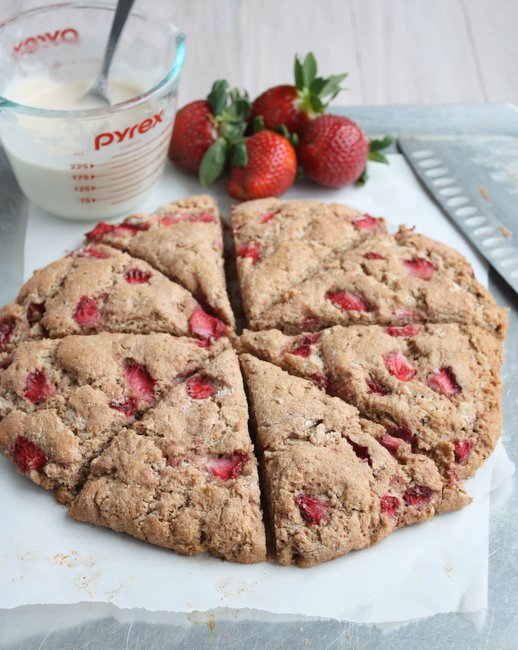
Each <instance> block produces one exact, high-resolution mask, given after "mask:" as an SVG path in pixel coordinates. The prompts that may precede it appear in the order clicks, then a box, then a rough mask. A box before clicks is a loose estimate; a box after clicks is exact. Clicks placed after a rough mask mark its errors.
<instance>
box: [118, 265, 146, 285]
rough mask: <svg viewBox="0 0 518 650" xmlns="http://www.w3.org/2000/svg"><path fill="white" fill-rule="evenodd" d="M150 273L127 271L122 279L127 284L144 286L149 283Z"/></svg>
mask: <svg viewBox="0 0 518 650" xmlns="http://www.w3.org/2000/svg"><path fill="white" fill-rule="evenodd" d="M151 276H152V273H151V272H150V271H142V269H128V270H127V271H126V272H125V273H124V279H125V280H126V282H128V283H129V284H145V283H146V282H149V279H150V278H151Z"/></svg>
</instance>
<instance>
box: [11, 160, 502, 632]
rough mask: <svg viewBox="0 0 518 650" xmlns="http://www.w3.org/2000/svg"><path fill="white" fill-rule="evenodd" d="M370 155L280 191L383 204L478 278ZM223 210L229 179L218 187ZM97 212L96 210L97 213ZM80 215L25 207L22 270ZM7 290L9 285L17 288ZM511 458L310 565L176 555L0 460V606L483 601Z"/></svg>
mask: <svg viewBox="0 0 518 650" xmlns="http://www.w3.org/2000/svg"><path fill="white" fill-rule="evenodd" d="M390 159H391V164H390V166H388V167H387V166H383V165H377V166H374V165H373V166H372V170H371V180H370V181H369V183H368V184H367V186H366V187H365V188H361V189H359V188H347V189H345V190H339V191H331V190H327V191H326V190H321V189H318V188H316V187H315V186H309V185H307V186H301V187H298V188H297V189H294V190H292V191H290V193H289V194H288V195H287V198H314V199H317V200H324V201H338V202H345V203H349V204H350V205H353V206H355V207H358V208H361V209H363V210H366V211H368V212H370V213H372V214H373V215H382V214H383V215H384V216H385V217H386V218H387V219H388V222H389V224H390V225H391V227H392V228H395V227H396V226H397V225H398V224H399V223H404V224H406V225H416V226H417V228H418V230H419V231H420V232H422V233H424V234H427V235H430V236H432V237H435V238H437V239H440V240H442V241H444V242H446V243H448V244H449V245H451V246H453V247H455V248H456V249H457V250H459V251H460V252H461V253H463V254H464V255H466V256H467V257H468V259H469V260H470V261H471V263H472V264H473V266H474V268H475V272H476V274H477V276H478V277H479V279H480V280H481V281H482V282H486V280H487V269H486V267H485V264H484V263H483V262H482V261H481V260H480V258H479V257H478V255H476V254H475V253H474V252H473V250H472V249H471V247H470V246H469V244H467V243H466V242H465V241H464V240H463V239H462V237H461V236H460V235H459V234H458V233H457V232H456V230H455V229H454V227H453V226H452V225H450V223H449V222H448V221H447V220H446V218H445V217H444V216H443V215H442V213H441V212H440V211H439V210H438V209H437V208H436V207H435V206H434V205H433V203H432V202H431V201H430V199H429V198H428V197H427V195H426V194H425V193H424V191H423V190H422V189H421V187H420V186H419V184H418V182H417V181H416V180H415V178H414V176H413V174H412V172H411V171H410V169H409V168H408V166H407V165H406V163H405V161H404V159H403V158H402V157H401V156H399V155H392V156H391V157H390ZM199 191H200V188H199V186H198V185H197V183H196V181H194V180H192V179H191V178H188V177H184V176H182V175H178V174H177V173H175V172H173V171H172V169H171V168H168V169H167V170H166V174H165V175H164V178H163V180H162V183H161V185H160V187H159V188H158V190H157V191H156V192H155V194H154V195H153V196H152V197H151V198H150V199H149V200H148V202H147V204H146V205H144V206H143V209H152V208H154V207H156V206H158V205H159V204H161V203H165V202H167V201H170V200H172V199H174V198H179V197H181V196H185V195H187V194H193V193H199ZM214 194H215V196H216V198H217V199H218V201H219V202H220V205H221V207H222V208H223V209H225V207H227V206H228V205H229V201H228V199H226V198H224V188H223V187H221V186H220V187H218V188H216V190H215V192H214ZM99 218H102V215H99ZM86 230H87V225H86V226H85V224H84V223H83V224H80V223H79V224H76V223H73V222H66V221H63V220H60V219H57V218H54V217H51V216H50V215H46V214H44V213H42V212H39V211H37V210H36V209H35V208H34V209H33V210H32V212H31V217H30V224H29V231H28V237H27V245H26V275H29V274H30V273H31V272H32V270H33V269H34V268H36V267H39V266H42V265H44V264H47V263H48V262H50V261H51V260H53V259H55V258H56V257H58V256H60V255H61V254H62V252H63V251H64V250H65V249H67V248H73V247H75V246H76V245H78V243H79V242H80V240H81V235H82V233H84V232H85V231H86ZM14 293H15V291H13V295H14ZM513 469H514V466H513V464H512V463H511V462H510V461H509V459H508V458H507V455H506V453H505V451H504V449H503V447H502V446H501V445H500V444H499V445H498V447H497V449H496V450H495V452H494V453H493V455H492V456H491V458H490V459H489V460H488V462H487V463H486V464H485V465H484V466H483V467H482V468H481V469H480V470H479V472H478V473H477V475H476V477H475V478H474V479H472V480H471V481H469V482H468V490H469V492H470V494H471V495H472V496H473V503H472V504H471V505H470V506H468V507H466V508H464V509H463V510H462V511H460V512H457V513H450V514H447V515H441V516H438V517H436V518H435V519H434V520H432V521H430V522H427V523H425V524H421V525H419V526H414V527H411V528H407V529H403V530H400V531H397V532H396V533H394V534H393V535H391V536H389V537H388V538H387V539H385V540H384V541H382V542H381V543H380V544H378V545H377V546H375V547H373V548H371V549H367V550H364V551H361V552H357V553H350V554H349V555H347V556H345V557H344V558H341V559H339V560H335V561H333V562H329V563H326V564H323V565H320V566H317V567H313V568H311V569H297V568H285V567H280V566H277V565H273V564H266V563H265V564H260V565H256V566H243V565H235V564H231V563H227V562H222V561H219V560H215V559H211V558H208V557H198V558H185V557H181V556H179V555H176V554H175V553H172V552H171V551H167V550H164V549H159V548H155V547H153V546H150V545H148V544H145V543H142V542H139V541H137V540H134V539H132V538H130V537H127V536H124V535H119V534H116V533H114V532H112V531H109V530H107V529H100V528H95V527H93V526H89V525H85V524H80V523H77V522H75V521H73V520H71V519H70V518H69V517H68V515H67V512H66V509H65V508H63V507H61V506H59V505H57V504H56V503H55V502H54V501H53V499H52V497H51V495H50V494H48V493H46V492H45V491H44V490H42V489H40V488H38V487H37V486H35V485H33V484H32V483H31V482H29V481H28V480H27V479H25V478H24V477H22V476H19V475H18V474H17V473H16V471H15V470H14V468H13V467H12V465H11V464H10V463H9V462H7V461H6V460H5V459H3V458H2V459H0V494H1V499H0V521H1V522H2V525H1V529H0V608H12V607H17V606H20V605H28V604H36V603H38V604H50V603H75V602H80V601H92V602H94V601H105V602H111V603H113V604H115V605H117V606H118V607H121V608H134V607H142V608H146V609H148V610H166V611H167V610H169V611H178V612H190V611H193V610H199V611H204V610H207V609H212V608H215V607H229V608H251V609H260V610H266V611H269V612H273V613H283V614H297V615H308V616H324V617H331V618H336V619H345V620H349V621H355V622H361V623H383V622H390V621H407V620H409V619H412V618H418V617H424V616H431V615H433V614H436V613H439V612H450V611H460V612H473V611H478V610H480V609H482V608H484V607H486V606H487V580H488V574H487V572H488V562H487V548H488V513H489V499H490V492H491V490H492V489H495V488H497V487H499V486H501V485H502V484H503V483H505V482H506V481H507V480H508V479H509V477H510V475H511V474H512V472H513Z"/></svg>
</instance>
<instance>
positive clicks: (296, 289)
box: [232, 199, 506, 336]
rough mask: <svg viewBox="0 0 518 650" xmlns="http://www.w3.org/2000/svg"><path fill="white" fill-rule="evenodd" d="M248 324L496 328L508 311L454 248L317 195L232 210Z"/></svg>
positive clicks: (291, 329) (500, 329)
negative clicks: (393, 227)
mask: <svg viewBox="0 0 518 650" xmlns="http://www.w3.org/2000/svg"><path fill="white" fill-rule="evenodd" d="M232 223H233V229H234V239H235V247H236V256H237V268H238V274H239V280H240V286H241V294H242V299H243V306H244V309H245V313H246V315H247V318H248V324H249V326H250V328H251V329H254V330H258V329H270V328H277V329H280V330H281V331H284V332H285V333H287V334H297V333H301V332H304V331H318V330H320V329H322V328H324V327H329V326H332V325H353V324H373V323H377V324H386V325H403V324H406V323H420V322H432V323H434V322H440V323H444V322H457V323H466V324H473V325H478V326H480V327H483V328H485V329H487V330H489V331H490V332H492V333H494V334H495V335H497V336H503V334H504V332H505V327H506V321H505V314H504V311H503V310H502V309H500V308H499V307H498V305H497V304H496V302H495V300H494V299H493V297H492V296H491V295H490V294H489V292H488V291H487V290H486V289H485V288H484V287H483V286H482V285H481V284H480V283H479V282H477V280H476V279H475V277H474V275H473V270H472V268H471V266H470V265H469V264H468V262H467V261H466V260H465V259H464V258H463V257H462V256H461V255H460V254H459V253H457V252H456V251H454V250H452V249H451V248H448V247H447V246H445V245H444V244H440V243H439V242H436V241H433V240H431V239H429V238H427V237H423V236H422V235H417V234H416V233H415V232H414V231H413V230H407V229H404V228H401V229H400V231H399V232H398V233H397V234H396V235H390V234H387V233H386V229H385V224H384V221H383V219H380V218H376V217H372V216H371V215H368V214H360V213H358V212H357V211H353V210H351V209H348V208H346V207H345V206H337V205H333V204H329V205H326V204H321V203H316V202H314V201H282V200H277V199H266V200H263V201H251V202H248V203H245V204H243V205H240V206H237V207H235V208H234V210H233V213H232Z"/></svg>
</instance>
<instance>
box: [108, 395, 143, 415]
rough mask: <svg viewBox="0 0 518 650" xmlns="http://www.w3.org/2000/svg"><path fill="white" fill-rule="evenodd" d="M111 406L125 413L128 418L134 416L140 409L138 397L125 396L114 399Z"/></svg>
mask: <svg viewBox="0 0 518 650" xmlns="http://www.w3.org/2000/svg"><path fill="white" fill-rule="evenodd" d="M110 408H112V409H115V410H116V411H120V412H121V413H124V415H125V416H126V417H127V418H133V417H134V416H135V413H136V412H137V411H138V400H137V398H136V397H133V396H132V397H124V398H122V399H112V401H111V402H110Z"/></svg>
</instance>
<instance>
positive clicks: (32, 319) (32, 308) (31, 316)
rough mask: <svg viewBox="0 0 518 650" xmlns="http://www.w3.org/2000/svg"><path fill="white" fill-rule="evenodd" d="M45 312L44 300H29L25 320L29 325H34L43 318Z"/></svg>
mask: <svg viewBox="0 0 518 650" xmlns="http://www.w3.org/2000/svg"><path fill="white" fill-rule="evenodd" d="M44 313H45V301H43V302H31V303H29V306H28V307H27V321H28V322H29V325H34V324H35V323H39V322H40V320H41V319H42V318H43V314H44Z"/></svg>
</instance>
